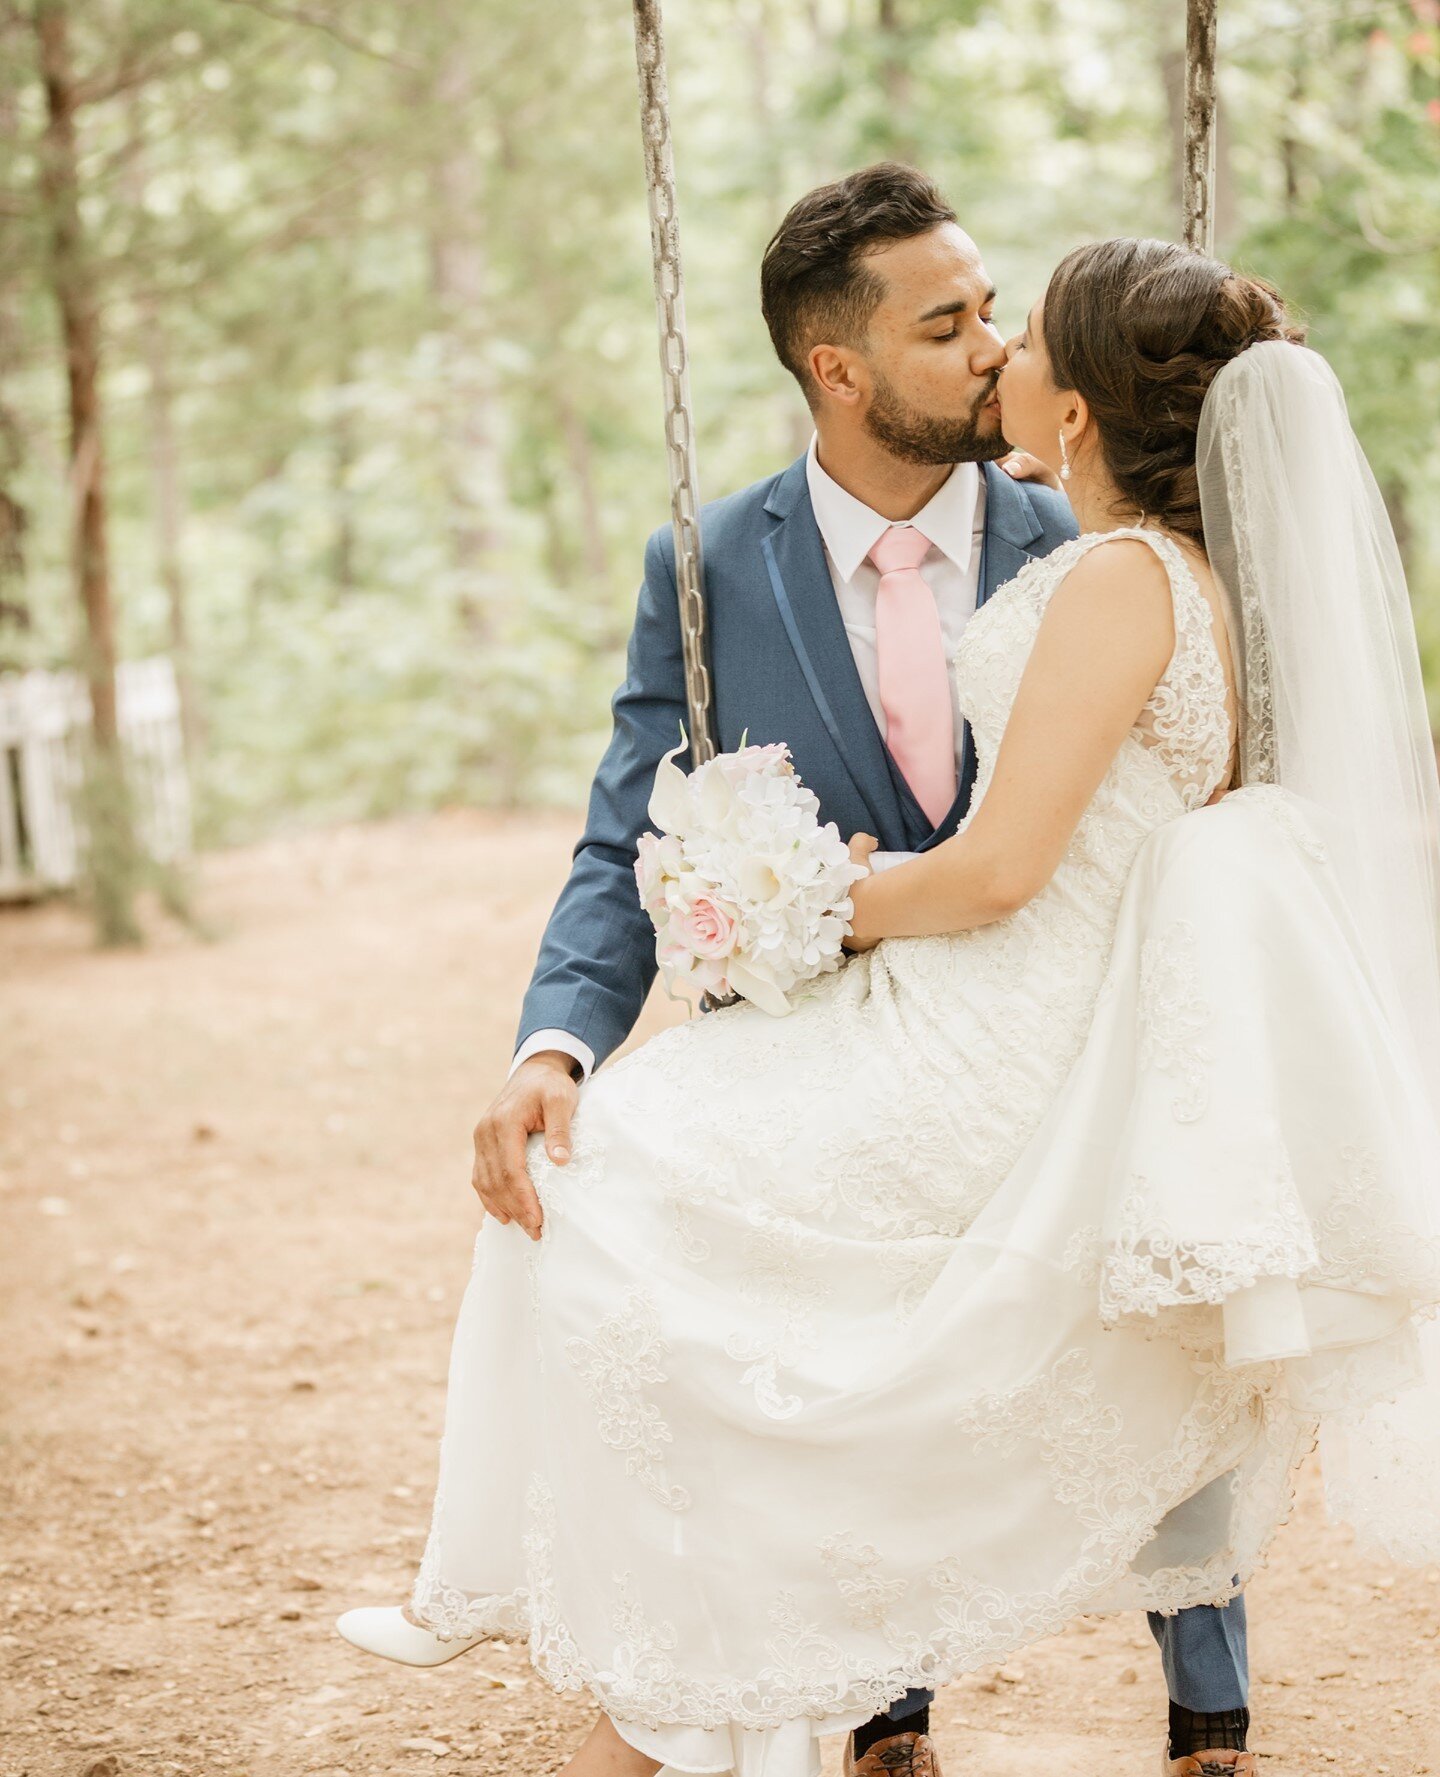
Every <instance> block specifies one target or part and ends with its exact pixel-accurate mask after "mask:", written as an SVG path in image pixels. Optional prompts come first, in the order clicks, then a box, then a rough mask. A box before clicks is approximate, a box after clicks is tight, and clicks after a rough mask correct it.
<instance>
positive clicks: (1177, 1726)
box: [1170, 1701, 1250, 1758]
mask: <svg viewBox="0 0 1440 1777" xmlns="http://www.w3.org/2000/svg"><path fill="white" fill-rule="evenodd" d="M1249 1728H1250V1711H1249V1710H1248V1709H1222V1710H1219V1711H1218V1712H1217V1713H1215V1714H1212V1715H1206V1714H1205V1712H1204V1711H1203V1710H1201V1709H1184V1708H1182V1707H1181V1706H1180V1704H1178V1703H1176V1702H1173V1701H1172V1702H1171V1704H1170V1756H1171V1758H1185V1757H1186V1756H1187V1755H1188V1754H1190V1753H1192V1752H1204V1751H1205V1750H1206V1748H1208V1747H1212V1746H1213V1747H1225V1748H1227V1749H1228V1750H1230V1751H1232V1752H1244V1751H1245V1735H1246V1733H1247V1732H1248V1731H1249Z"/></svg>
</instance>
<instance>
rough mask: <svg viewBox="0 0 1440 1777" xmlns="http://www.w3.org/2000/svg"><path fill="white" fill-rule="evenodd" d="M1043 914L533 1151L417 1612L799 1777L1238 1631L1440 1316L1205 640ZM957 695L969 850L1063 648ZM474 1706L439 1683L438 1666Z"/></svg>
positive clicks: (1014, 645) (722, 1764) (1308, 892)
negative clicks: (1257, 1591)
mask: <svg viewBox="0 0 1440 1777" xmlns="http://www.w3.org/2000/svg"><path fill="white" fill-rule="evenodd" d="M1121 534H1124V535H1137V536H1143V537H1144V538H1145V539H1146V540H1147V541H1148V542H1149V543H1150V544H1151V545H1152V546H1153V547H1154V548H1155V550H1156V551H1157V553H1158V554H1159V556H1160V558H1161V560H1162V561H1163V562H1164V563H1165V566H1166V569H1167V572H1168V574H1169V576H1170V583H1171V588H1172V592H1173V598H1174V611H1175V633H1176V644H1175V652H1174V657H1173V659H1172V661H1171V663H1170V665H1169V667H1168V669H1167V671H1166V673H1165V675H1164V677H1163V679H1162V680H1161V681H1160V683H1159V685H1157V687H1156V689H1155V692H1154V694H1153V696H1152V698H1151V700H1150V702H1149V704H1148V705H1147V708H1146V711H1145V713H1144V715H1143V717H1142V720H1141V722H1140V723H1139V724H1138V725H1137V727H1136V728H1135V730H1134V731H1133V732H1132V733H1131V735H1130V736H1128V737H1127V739H1126V740H1125V742H1124V743H1123V744H1122V746H1121V748H1120V750H1119V752H1118V754H1117V755H1116V758H1115V760H1114V762H1113V764H1112V765H1111V767H1110V769H1109V770H1108V772H1107V773H1106V776H1105V778H1104V781H1103V782H1102V783H1101V785H1100V787H1099V789H1098V790H1097V792H1096V794H1095V796H1094V799H1093V801H1092V802H1091V804H1090V806H1089V807H1088V808H1087V810H1086V812H1085V814H1084V816H1083V818H1082V819H1081V821H1080V823H1079V826H1078V827H1077V828H1076V831H1075V834H1074V838H1073V840H1072V842H1071V844H1070V847H1069V849H1068V851H1067V853H1066V855H1065V858H1064V861H1063V862H1062V863H1061V865H1060V867H1059V869H1058V870H1057V871H1056V873H1055V875H1054V877H1053V879H1052V880H1051V882H1050V883H1049V884H1048V886H1047V887H1046V888H1045V889H1044V890H1043V891H1042V892H1041V893H1040V894H1039V895H1037V896H1036V897H1035V898H1034V899H1033V900H1032V901H1031V902H1029V904H1028V905H1026V906H1025V907H1024V908H1022V909H1021V910H1020V911H1019V912H1018V913H1016V914H1015V915H1014V916H1013V917H1011V918H1008V919H1006V920H1004V921H1001V922H999V923H996V924H992V925H987V926H983V927H981V928H979V929H977V930H975V931H971V932H965V933H962V934H959V935H955V936H946V937H931V938H918V939H890V940H887V941H885V942H884V943H882V944H880V945H879V946H878V947H876V948H875V949H874V950H872V951H870V952H868V953H866V954H863V955H859V956H855V957H852V958H850V959H849V960H848V961H847V962H846V963H845V965H844V966H843V968H842V969H841V970H840V972H838V973H836V974H833V975H828V976H823V977H821V978H819V979H818V980H815V981H813V982H811V983H809V984H808V985H807V986H806V987H805V988H803V989H801V990H800V991H799V992H798V993H797V994H796V995H795V996H794V997H795V1001H796V1005H795V1011H794V1013H793V1015H792V1016H790V1017H789V1018H785V1019H779V1020H777V1019H773V1018H771V1017H768V1016H767V1015H766V1014H765V1013H763V1012H760V1011H758V1010H756V1009H754V1008H753V1007H750V1006H749V1005H746V1004H740V1005H736V1006H732V1007H728V1008H725V1009H723V1010H720V1011H717V1012H714V1013H711V1014H709V1015H707V1016H705V1017H701V1018H695V1019H692V1020H691V1021H689V1022H688V1023H685V1024H683V1025H680V1026H678V1027H676V1028H673V1029H670V1030H666V1031H664V1032H662V1033H661V1034H660V1035H658V1036H656V1037H654V1038H652V1039H651V1040H650V1041H649V1042H648V1043H646V1044H645V1045H644V1046H643V1047H642V1048H640V1049H638V1050H636V1051H634V1052H633V1053H631V1054H629V1055H627V1056H625V1057H624V1058H622V1059H621V1060H620V1061H618V1062H616V1063H614V1064H612V1065H611V1066H609V1067H607V1068H604V1069H602V1070H601V1071H600V1072H599V1073H598V1074H597V1075H596V1076H595V1077H594V1078H593V1079H592V1080H591V1081H590V1082H589V1084H588V1085H586V1086H585V1087H584V1088H583V1089H582V1092H581V1097H580V1104H579V1109H578V1112H577V1115H576V1118H575V1123H574V1130H573V1158H572V1160H571V1161H570V1163H569V1165H567V1166H565V1167H562V1168H557V1167H555V1166H553V1165H552V1164H551V1163H550V1162H549V1160H548V1158H547V1157H546V1155H545V1152H544V1148H543V1144H542V1143H541V1141H540V1139H539V1138H538V1137H537V1138H535V1139H534V1140H532V1142H531V1144H530V1148H529V1154H528V1165H529V1169H530V1174H531V1177H532V1178H533V1179H534V1181H535V1184H536V1187H537V1190H538V1192H539V1196H540V1200H541V1203H542V1206H543V1209H544V1235H543V1238H542V1239H541V1240H540V1241H539V1242H538V1243H532V1242H531V1241H530V1240H528V1238H527V1237H526V1236H525V1235H524V1233H523V1232H522V1231H521V1229H520V1228H518V1227H516V1226H513V1225H511V1226H501V1225H500V1224H499V1223H497V1222H495V1221H493V1220H487V1221H486V1222H485V1223H484V1225H483V1226H482V1228H481V1230H480V1233H479V1235H478V1237H477V1240H476V1246H475V1260H474V1269H473V1272H472V1275H471V1278H470V1282H469V1285H468V1288H467V1290H466V1293H465V1299H464V1303H463V1306H462V1308H461V1312H460V1318H459V1323H458V1326H457V1329H456V1334H455V1342H454V1349H453V1355H452V1360H451V1370H450V1385H449V1399H448V1406H447V1412H446V1423H445V1435H444V1439H443V1443H442V1448H441V1472H440V1482H439V1488H438V1491H437V1496H436V1501H435V1508H434V1520H433V1525H432V1529H431V1534H430V1538H429V1542H428V1546H427V1548H426V1551H425V1555H424V1558H423V1562H422V1565H421V1569H420V1572H419V1576H418V1579H417V1582H416V1585H415V1589H414V1594H413V1598H412V1608H413V1610H414V1612H415V1614H416V1615H417V1617H418V1618H419V1619H420V1620H421V1621H422V1622H424V1623H426V1624H428V1625H430V1626H432V1627H433V1628H435V1629H437V1630H438V1631H440V1632H441V1633H443V1634H445V1635H473V1634H476V1633H486V1634H491V1633H493V1634H497V1635H506V1636H518V1637H528V1640H529V1647H530V1654H531V1658H532V1659H533V1661H534V1663H535V1665H536V1667H537V1668H538V1670H539V1671H540V1672H541V1673H542V1674H543V1676H544V1677H545V1678H546V1679H548V1680H549V1681H550V1682H551V1683H552V1684H553V1685H554V1686H556V1687H558V1688H562V1689H571V1690H579V1689H582V1688H584V1689H588V1690H589V1691H590V1692H591V1693H592V1695H593V1696H594V1697H595V1699H596V1700H597V1701H598V1702H599V1704H600V1705H601V1706H602V1707H603V1708H604V1709H605V1710H606V1711H607V1712H608V1713H609V1714H610V1715H611V1717H612V1718H613V1719H614V1720H615V1722H616V1725H617V1726H618V1728H619V1729H620V1731H621V1733H622V1734H623V1735H624V1736H625V1738H626V1739H627V1740H629V1741H630V1742H631V1743H632V1744H634V1745H635V1746H636V1747H638V1748H640V1749H642V1750H643V1751H645V1752H647V1753H649V1754H651V1756H653V1757H655V1758H657V1759H660V1760H662V1761H664V1762H665V1763H666V1764H667V1765H668V1766H669V1767H671V1768H673V1769H674V1770H676V1771H697V1772H698V1771H712V1772H723V1771H730V1770H732V1769H733V1770H734V1771H735V1772H736V1773H738V1774H739V1777H812V1774H813V1773H814V1772H816V1771H818V1769H819V1763H820V1761H819V1756H818V1747H817V1741H816V1736H817V1735H819V1734H822V1733H829V1732H836V1731H839V1730H841V1729H844V1728H848V1727H851V1726H854V1725H856V1724H858V1723H860V1722H862V1721H865V1720H867V1719H868V1718H869V1717H870V1716H871V1715H873V1714H875V1713H876V1712H878V1711H880V1710H882V1709H884V1708H885V1707H886V1705H887V1704H888V1703H889V1702H891V1701H893V1700H894V1699H895V1698H896V1697H898V1696H899V1695H901V1693H903V1692H904V1691H905V1690H906V1689H907V1687H909V1686H912V1685H916V1686H918V1685H928V1686H932V1687H933V1686H936V1685H938V1684H939V1683H941V1682H943V1681H944V1680H945V1679H947V1678H948V1677H950V1676H952V1675H953V1674H955V1673H957V1672H959V1671H962V1670H964V1669H967V1668H972V1667H976V1666H980V1665H983V1664H987V1663H993V1662H995V1661H997V1660H1000V1659H1002V1658H1003V1657H1004V1656H1005V1655H1006V1654H1007V1653H1009V1652H1010V1651H1011V1650H1012V1649H1014V1648H1016V1647H1018V1646H1020V1645H1022V1644H1024V1643H1026V1642H1030V1641H1033V1640H1035V1639H1036V1638H1037V1637H1040V1636H1044V1635H1049V1634H1051V1633H1053V1632H1055V1631H1056V1630H1059V1629H1061V1628H1063V1627H1064V1625H1065V1623H1066V1622H1067V1621H1068V1620H1069V1619H1071V1618H1072V1617H1074V1616H1076V1615H1078V1614H1080V1613H1083V1612H1094V1611H1115V1610H1121V1609H1138V1608H1141V1607H1150V1608H1157V1609H1161V1610H1174V1609H1177V1608H1180V1607H1182V1606H1186V1605H1191V1604H1196V1603H1200V1602H1206V1601H1215V1602H1218V1601H1221V1600H1223V1599H1225V1598H1227V1597H1229V1596H1231V1595H1232V1594H1233V1592H1234V1591H1235V1589H1236V1580H1237V1578H1238V1579H1239V1580H1240V1581H1243V1580H1244V1579H1245V1578H1246V1577H1247V1576H1248V1575H1249V1574H1250V1572H1251V1571H1252V1570H1253V1569H1254V1568H1255V1566H1256V1565H1257V1562H1258V1561H1259V1560H1260V1559H1261V1556H1262V1554H1263V1552H1264V1550H1265V1549H1266V1546H1267V1544H1268V1542H1269V1541H1270V1538H1271V1537H1272V1535H1273V1533H1274V1531H1275V1529H1276V1527H1277V1526H1278V1524H1279V1523H1280V1522H1281V1520H1282V1519H1283V1518H1284V1517H1285V1515H1286V1513H1287V1512H1288V1510H1289V1507H1290V1501H1291V1493H1290V1476H1291V1470H1292V1467H1293V1465H1294V1464H1295V1463H1296V1461H1297V1460H1298V1459H1299V1458H1300V1457H1301V1456H1303V1455H1304V1454H1305V1453H1306V1452H1307V1451H1308V1450H1309V1449H1310V1447H1311V1446H1312V1444H1313V1442H1314V1440H1315V1436H1316V1427H1317V1423H1318V1419H1319V1416H1320V1415H1321V1414H1322V1413H1328V1412H1330V1411H1332V1410H1334V1409H1338V1408H1341V1407H1345V1406H1348V1405H1359V1404H1363V1403H1365V1402H1368V1401H1371V1400H1374V1399H1376V1398H1378V1397H1384V1396H1386V1395H1387V1394H1389V1393H1390V1392H1392V1391H1393V1390H1394V1389H1395V1388H1396V1387H1397V1386H1400V1385H1401V1384H1402V1383H1403V1382H1404V1381H1405V1380H1406V1379H1407V1377H1408V1376H1409V1375H1410V1374H1411V1372H1412V1367H1413V1365H1414V1363H1415V1346H1416V1324H1417V1322H1418V1321H1419V1320H1420V1319H1422V1318H1423V1317H1424V1315H1425V1313H1426V1312H1427V1311H1428V1309H1429V1306H1430V1305H1431V1304H1433V1303H1435V1302H1436V1301H1437V1300H1440V1253H1437V1251H1436V1250H1435V1247H1434V1243H1433V1242H1427V1241H1426V1240H1424V1239H1417V1238H1416V1237H1415V1236H1414V1232H1413V1231H1414V1230H1415V1229H1416V1228H1417V1227H1423V1226H1424V1225H1425V1218H1424V1216H1423V1215H1422V1214H1420V1213H1419V1212H1418V1210H1417V1208H1416V1194H1417V1193H1419V1192H1422V1191H1423V1190H1424V1189H1425V1188H1426V1186H1425V1182H1424V1181H1423V1179H1419V1178H1417V1177H1416V1176H1415V1174H1416V1171H1417V1169H1419V1167H1420V1166H1421V1163H1422V1160H1423V1161H1425V1162H1428V1160H1429V1158H1430V1155H1431V1151H1432V1150H1431V1148H1430V1146H1429V1144H1428V1140H1427V1138H1426V1136H1425V1134H1424V1132H1423V1130H1421V1129H1420V1128H1419V1126H1418V1124H1417V1121H1416V1119H1417V1117H1418V1116H1419V1110H1418V1107H1419V1106H1420V1105H1421V1103H1422V1094H1421V1091H1420V1087H1419V1084H1418V1082H1417V1080H1416V1078H1415V1073H1414V1068H1413V1065H1412V1063H1411V1060H1410V1058H1409V1057H1408V1056H1407V1055H1406V1054H1405V1053H1404V1052H1402V1049H1401V1047H1400V1046H1399V1045H1398V1044H1397V1043H1396V1042H1395V1041H1394V1039H1393V1037H1392V1036H1391V1034H1390V1030H1389V1027H1388V1026H1387V1024H1386V1022H1385V1020H1384V1018H1383V1016H1382V1015H1381V1012H1380V1008H1379V1005H1378V1003H1377V1002H1376V1001H1375V1000H1374V998H1373V997H1372V994H1371V991H1370V987H1369V985H1368V983H1367V980H1366V976H1365V972H1364V967H1363V965H1362V963H1361V961H1360V960H1359V955H1358V951H1357V949H1356V947H1355V946H1354V945H1353V944H1352V942H1351V929H1350V927H1349V925H1348V923H1347V914H1346V911H1345V905H1344V903H1343V902H1342V900H1341V899H1340V898H1339V896H1338V894H1337V892H1336V890H1335V887H1334V884H1333V882H1332V880H1331V876H1330V874H1329V873H1328V872H1329V864H1328V854H1327V836H1326V831H1325V827H1324V818H1325V817H1323V816H1321V815H1320V814H1319V812H1318V811H1316V810H1315V809H1313V808H1312V807H1310V805H1308V804H1307V803H1305V802H1303V801H1301V800H1300V799H1299V798H1297V797H1296V796H1294V795H1292V794H1291V793H1289V792H1287V791H1283V790H1281V789H1279V788H1278V787H1276V786H1274V785H1263V786H1262V785H1257V786H1254V787H1249V788H1242V789H1240V790H1237V791H1234V792H1232V793H1230V794H1229V795H1227V796H1225V797H1223V798H1222V799H1221V800H1219V801H1218V802H1216V803H1214V804H1211V805H1208V806H1207V805H1206V804H1207V801H1208V798H1209V797H1210V795H1211V793H1212V791H1213V790H1214V789H1215V788H1216V787H1217V786H1218V785H1219V784H1220V783H1221V782H1222V781H1223V780H1224V775H1225V772H1226V770H1227V766H1228V761H1229V756H1230V752H1231V729H1230V723H1229V721H1228V720H1227V714H1226V707H1225V681H1224V675H1223V671H1222V668H1221V663H1220V658H1219V654H1218V652H1217V649H1216V645H1215V638H1214V635H1213V632H1212V628H1211V617H1210V608H1209V605H1208V603H1207V601H1206V599H1205V596H1204V594H1203V593H1202V592H1201V590H1200V588H1199V586H1198V585H1197V583H1196V581H1195V578H1194V576H1193V575H1192V574H1191V572H1190V570H1189V568H1188V566H1187V564H1186V562H1185V559H1184V557H1183V555H1182V554H1181V552H1180V551H1179V550H1178V549H1177V548H1176V547H1175V545H1174V544H1173V543H1172V542H1171V541H1170V540H1169V539H1167V538H1164V537H1162V536H1159V535H1157V534H1156V533H1154V532H1152V531H1131V532H1125V533H1109V535H1111V536H1114V535H1121ZM1104 541H1105V537H1104V536H1097V535H1090V536H1085V537H1081V538H1079V539H1077V540H1076V541H1074V542H1072V543H1069V544H1067V545H1065V546H1063V547H1062V548H1060V549H1058V550H1057V551H1055V553H1054V554H1052V555H1050V556H1048V557H1047V558H1045V559H1044V560H1041V561H1035V562H1032V563H1031V564H1029V565H1028V566H1027V567H1026V569H1025V570H1024V571H1023V572H1022V573H1021V574H1020V575H1019V576H1018V577H1017V578H1016V579H1014V580H1013V581H1011V582H1010V583H1009V584H1008V585H1007V586H1005V587H1004V588H1002V589H1001V590H1000V591H999V592H997V593H996V594H995V595H994V596H993V597H992V598H991V599H990V600H989V601H988V602H987V603H986V604H985V605H984V606H983V607H982V609H981V610H980V611H979V612H978V613H977V614H976V616H975V617H974V618H973V620H972V621H971V623H970V625H969V627H968V629H967V631H966V633H965V636H964V639H963V642H962V644H961V646H960V648H959V650H958V652H957V654H956V656H955V660H954V669H953V670H954V671H955V672H956V674H957V675H958V683H959V691H960V700H961V703H962V706H963V707H964V709H965V710H966V712H967V714H968V716H969V718H970V720H971V722H972V724H973V727H974V733H975V738H976V743H977V747H978V750H979V759H980V776H979V781H978V783H977V785H976V790H975V798H974V803H973V805H972V811H971V812H972V816H973V811H974V809H975V808H978V807H979V805H980V802H981V801H982V799H983V797H984V795H985V792H986V787H987V784H988V782H989V778H990V774H991V771H992V769H993V766H994V761H995V756H996V750H997V747H998V745H999V742H1000V738H1001V735H1002V732H1003V730H1004V727H1005V723H1006V719H1007V716H1008V714H1009V711H1010V707H1011V704H1012V702H1013V700H1014V697H1015V694H1016V690H1017V688H1018V686H1019V683H1020V678H1021V674H1022V672H1023V670H1024V667H1025V663H1026V660H1027V658H1028V656H1029V653H1030V650H1031V647H1032V645H1033V643H1034V640H1035V636H1036V632H1037V630H1038V628H1039V626H1040V622H1041V618H1042V616H1043V614H1044V612H1045V608H1046V605H1047V602H1048V601H1049V599H1050V597H1051V596H1052V594H1053V593H1054V591H1055V588H1056V587H1057V586H1058V585H1059V584H1060V582H1061V580H1062V579H1063V578H1064V577H1065V575H1066V573H1067V572H1068V570H1069V569H1070V568H1071V567H1072V566H1073V565H1074V564H1075V562H1076V561H1077V560H1078V559H1079V558H1080V556H1081V555H1083V554H1084V553H1085V552H1086V551H1088V550H1090V549H1092V548H1094V547H1097V546H1099V545H1101V544H1103V542H1104ZM461 1670H462V1671H463V1668H461Z"/></svg>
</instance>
